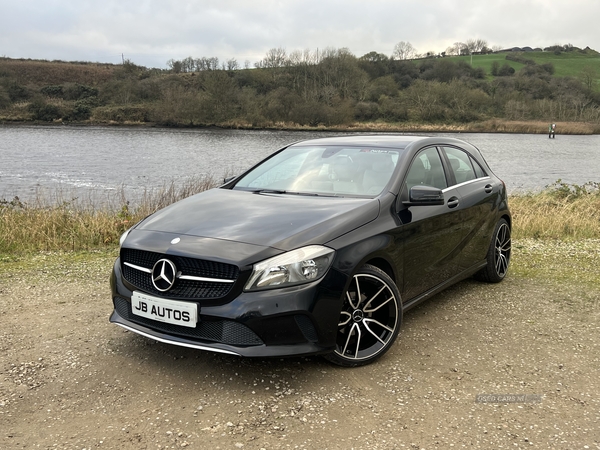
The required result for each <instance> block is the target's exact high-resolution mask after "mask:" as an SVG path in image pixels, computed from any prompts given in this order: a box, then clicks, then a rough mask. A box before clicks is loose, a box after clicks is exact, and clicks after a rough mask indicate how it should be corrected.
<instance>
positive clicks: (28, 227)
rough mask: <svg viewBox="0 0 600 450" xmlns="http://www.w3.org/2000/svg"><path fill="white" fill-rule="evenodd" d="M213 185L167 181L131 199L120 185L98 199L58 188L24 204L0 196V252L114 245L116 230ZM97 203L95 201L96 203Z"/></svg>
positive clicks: (206, 181) (209, 182)
mask: <svg viewBox="0 0 600 450" xmlns="http://www.w3.org/2000/svg"><path fill="white" fill-rule="evenodd" d="M217 184H218V181H217V180H216V179H214V178H211V177H204V178H198V179H191V180H188V181H186V182H184V183H183V184H181V185H176V184H175V183H173V182H171V183H169V184H167V185H165V186H163V187H161V188H159V189H153V190H146V191H144V192H143V193H142V195H141V196H140V198H139V199H138V201H137V202H136V203H135V205H134V204H132V203H131V202H130V201H129V200H127V198H126V195H125V193H124V191H123V190H121V191H120V192H117V193H116V194H113V195H112V196H110V197H107V198H106V199H105V200H104V201H102V202H98V199H97V198H96V199H91V198H86V199H82V198H78V197H73V196H69V195H68V193H65V192H62V191H59V192H56V193H53V194H47V193H43V192H41V193H38V196H37V198H36V199H35V200H34V201H32V202H28V203H24V202H21V201H20V200H19V199H18V198H15V199H13V200H10V201H8V200H1V201H0V254H15V253H16V254H20V253H27V252H32V251H40V250H44V251H48V250H67V251H75V250H89V249H97V248H102V247H107V246H108V247H111V246H114V245H115V244H116V243H117V242H118V241H119V237H120V236H121V234H122V233H123V232H124V231H125V230H126V229H128V228H129V227H131V225H133V224H135V223H137V222H138V221H140V220H141V219H143V218H144V217H146V216H148V215H149V214H152V213H153V212H155V211H157V210H158V209H161V208H164V207H165V206H168V205H170V204H171V203H174V202H176V201H178V200H181V199H183V198H186V197H189V196H190V195H193V194H196V193H198V192H201V191H204V190H206V189H209V188H211V187H214V186H216V185H217ZM98 203H101V206H96V205H97V204H98Z"/></svg>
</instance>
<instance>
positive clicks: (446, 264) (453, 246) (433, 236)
mask: <svg viewBox="0 0 600 450" xmlns="http://www.w3.org/2000/svg"><path fill="white" fill-rule="evenodd" d="M442 161H443V158H442V155H441V153H440V152H439V150H438V148H436V147H428V148H425V149H422V150H420V151H419V152H418V153H417V155H416V156H415V158H414V159H413V161H412V162H411V165H410V168H409V170H408V172H407V175H406V179H405V182H404V186H403V187H402V190H401V193H400V196H399V202H398V215H399V217H400V220H401V222H402V225H401V227H400V228H399V230H400V232H399V234H398V239H400V240H401V241H402V242H401V243H400V242H399V243H398V244H399V245H401V248H403V271H404V277H403V287H402V291H403V296H404V299H405V301H407V302H409V303H410V300H411V299H413V298H415V297H418V296H419V295H421V294H423V293H425V292H427V291H428V290H430V289H432V288H435V287H436V286H438V285H439V284H441V283H443V282H444V281H446V280H448V279H449V278H452V277H453V276H454V275H456V274H457V273H459V272H460V265H459V257H460V255H459V251H458V250H457V249H458V248H459V245H460V241H461V235H460V229H461V227H462V223H461V220H460V218H459V217H457V211H458V209H457V208H458V207H459V205H460V203H461V195H460V193H459V192H458V190H457V189H455V188H453V187H448V186H449V185H450V184H451V183H449V182H448V179H447V173H446V170H445V168H444V164H443V162H442ZM417 184H418V185H423V186H432V187H435V188H438V189H442V190H443V193H444V204H443V205H427V206H405V203H404V202H405V201H407V200H408V199H409V191H410V189H411V188H412V187H413V186H416V185H417Z"/></svg>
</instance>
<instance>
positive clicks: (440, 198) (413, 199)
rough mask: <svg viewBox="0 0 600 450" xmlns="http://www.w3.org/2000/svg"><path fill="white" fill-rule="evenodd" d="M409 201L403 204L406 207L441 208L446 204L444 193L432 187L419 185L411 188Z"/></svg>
mask: <svg viewBox="0 0 600 450" xmlns="http://www.w3.org/2000/svg"><path fill="white" fill-rule="evenodd" d="M408 196H409V200H408V201H404V202H402V203H403V204H404V205H406V206H441V205H443V204H444V193H443V192H442V190H441V189H438V188H434V187H432V186H422V185H417V186H413V187H411V188H410V192H409V194H408Z"/></svg>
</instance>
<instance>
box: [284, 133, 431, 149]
mask: <svg viewBox="0 0 600 450" xmlns="http://www.w3.org/2000/svg"><path fill="white" fill-rule="evenodd" d="M425 139H428V137H427V136H405V135H394V134H385V135H376V134H374V135H349V136H335V137H326V138H318V139H309V140H306V141H300V142H296V143H294V144H293V145H294V146H308V145H359V146H362V147H388V148H397V149H403V148H406V147H407V146H408V145H409V144H412V143H414V142H417V141H421V140H425Z"/></svg>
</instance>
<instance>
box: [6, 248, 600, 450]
mask: <svg viewBox="0 0 600 450" xmlns="http://www.w3.org/2000/svg"><path fill="white" fill-rule="evenodd" d="M580 244H581V243H580ZM580 244H578V245H575V247H576V248H579V249H580V250H581V251H583V252H584V253H585V255H583V256H582V254H581V253H578V251H579V250H578V251H574V253H573V252H572V251H571V250H572V249H571V250H565V249H564V248H560V246H558V247H559V249H558V250H557V249H556V248H557V245H556V244H550V243H543V242H542V243H540V242H533V241H532V242H525V241H524V242H520V243H517V245H515V248H516V249H517V250H518V251H517V252H515V257H514V259H513V268H514V270H513V271H512V272H511V274H510V276H509V277H508V278H507V279H506V280H505V281H504V282H503V283H500V284H498V285H487V284H483V283H478V282H475V281H471V280H468V281H465V282H462V283H460V284H458V285H456V286H454V287H453V288H451V289H450V290H448V291H446V292H444V293H442V294H440V295H438V296H436V297H435V298H433V299H431V300H430V301H428V302H426V303H424V304H422V305H421V306H419V307H417V308H416V309H414V310H412V311H410V312H409V313H408V314H407V315H406V316H405V323H404V328H403V330H402V332H401V334H400V337H399V340H398V341H397V343H396V344H395V346H394V347H393V348H392V349H391V350H390V351H389V352H388V354H387V355H386V356H384V357H383V358H382V359H381V360H379V361H378V362H377V363H375V364H372V365H370V366H367V367H362V368H356V369H343V368H338V367H334V366H332V365H330V364H328V363H327V362H325V361H324V360H322V359H321V358H319V357H309V358H292V359H273V360H259V359H257V360H249V359H241V358H237V357H231V356H225V355H217V354H212V353H205V352H200V351H195V350H191V349H185V348H179V347H174V346H169V345H165V344H160V343H155V342H154V341H151V340H149V339H145V338H143V337H140V336H137V335H135V334H133V333H128V332H126V331H125V330H123V329H121V328H119V327H116V326H114V325H111V324H109V323H108V316H109V314H110V312H111V303H110V298H109V288H108V274H109V271H110V266H111V264H112V259H113V256H112V255H107V254H91V255H86V256H83V257H82V256H81V255H80V256H79V257H77V256H70V255H38V256H36V257H34V260H33V261H21V262H19V261H17V262H11V261H9V262H6V263H5V262H0V264H5V267H4V268H1V269H0V275H1V279H0V324H1V325H0V448H2V449H17V448H27V449H29V448H43V449H54V448H60V449H79V450H81V449H95V448H106V449H113V448H115V449H117V448H118V449H167V448H185V447H187V448H193V449H236V448H241V449H263V448H264V449H287V448H290V449H297V448H300V449H353V448H354V449H436V448H439V449H450V448H482V449H492V448H494V449H507V448H511V449H514V448H556V449H588V448H589V449H600V376H599V375H600V321H599V319H600V308H599V305H600V286H598V284H596V283H594V282H593V281H594V280H596V279H597V277H598V274H599V273H600V269H599V268H598V265H594V266H592V267H589V269H588V273H586V274H582V277H583V281H582V280H579V279H575V280H573V279H571V281H570V282H569V281H568V280H567V281H565V280H562V279H560V277H559V276H558V275H557V276H548V274H552V273H556V274H558V273H562V272H561V270H560V264H555V263H553V262H551V261H552V260H551V259H550V260H548V261H546V260H545V257H544V255H545V254H547V253H550V254H552V252H555V253H557V254H558V255H562V253H561V252H571V253H572V254H567V253H565V255H566V256H565V260H566V261H567V262H568V261H571V262H573V264H575V266H577V264H583V265H584V266H585V264H587V262H589V261H590V260H594V261H595V259H594V258H596V259H597V258H598V255H599V254H600V252H599V250H600V244H599V243H598V242H597V241H594V242H588V243H584V244H581V245H580ZM571 247H572V246H571ZM571 247H569V248H571ZM582 249H583V250H582ZM590 249H591V250H590ZM569 255H570V256H569ZM563 256H564V255H563ZM582 258H583V259H582ZM586 258H587V259H586ZM544 261H546V262H544ZM582 261H583V262H582ZM540 271H541V273H542V275H543V276H542V275H540ZM544 271H545V272H544ZM534 272H535V274H537V275H532V273H534ZM577 273H581V271H579V270H577ZM524 274H527V276H526V275H524ZM590 277H591V278H590ZM571 278H573V277H571ZM483 394H488V396H487V397H478V395H479V396H481V395H483ZM493 394H513V395H514V397H511V398H508V397H504V398H496V399H494V397H491V395H493ZM477 398H479V399H480V400H483V402H476V399H477ZM506 400H512V401H513V402H507V401H506Z"/></svg>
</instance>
